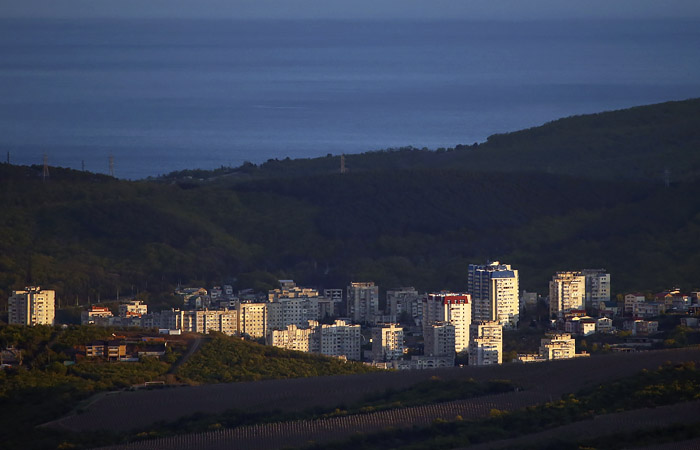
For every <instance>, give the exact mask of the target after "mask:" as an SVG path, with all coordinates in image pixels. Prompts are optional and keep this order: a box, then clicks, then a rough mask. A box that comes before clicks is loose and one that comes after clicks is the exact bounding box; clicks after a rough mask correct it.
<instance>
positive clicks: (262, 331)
mask: <svg viewBox="0 0 700 450" xmlns="http://www.w3.org/2000/svg"><path fill="white" fill-rule="evenodd" d="M267 306H268V304H267V303H239V304H238V331H239V333H241V334H247V335H248V336H250V337H251V338H254V339H257V338H261V337H265V335H266V333H267Z"/></svg>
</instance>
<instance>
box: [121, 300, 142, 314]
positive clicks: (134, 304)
mask: <svg viewBox="0 0 700 450" xmlns="http://www.w3.org/2000/svg"><path fill="white" fill-rule="evenodd" d="M144 314H148V305H146V304H145V303H144V302H142V301H139V300H132V301H130V302H128V303H122V304H121V305H119V316H120V317H127V316H134V315H136V316H138V317H141V316H142V315H144Z"/></svg>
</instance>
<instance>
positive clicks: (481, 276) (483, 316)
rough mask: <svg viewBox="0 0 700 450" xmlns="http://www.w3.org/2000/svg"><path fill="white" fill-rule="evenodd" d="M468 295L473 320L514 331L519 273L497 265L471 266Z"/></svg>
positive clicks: (517, 317) (505, 266)
mask: <svg viewBox="0 0 700 450" xmlns="http://www.w3.org/2000/svg"><path fill="white" fill-rule="evenodd" d="M467 292H468V293H469V294H471V296H472V320H473V321H475V322H477V321H497V322H498V323H500V324H501V325H503V326H504V327H506V328H516V327H517V326H518V321H519V320H520V295H519V294H520V286H519V277H518V271H517V270H513V268H512V267H511V266H510V265H509V264H501V263H500V262H498V261H494V262H491V263H488V264H486V265H476V264H470V265H469V270H468V277H467Z"/></svg>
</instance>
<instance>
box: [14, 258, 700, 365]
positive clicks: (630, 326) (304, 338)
mask: <svg viewBox="0 0 700 450" xmlns="http://www.w3.org/2000/svg"><path fill="white" fill-rule="evenodd" d="M697 294H698V293H694V294H691V295H684V294H681V293H680V292H679V291H669V292H664V293H661V294H657V295H655V296H653V297H649V296H644V295H642V294H628V295H626V296H624V299H622V300H623V301H618V302H617V303H614V302H611V299H610V298H611V288H610V274H609V273H607V272H606V271H605V270H604V269H585V270H581V271H568V272H557V273H555V274H554V276H553V277H552V280H551V281H550V282H549V295H548V296H547V297H545V298H542V297H540V296H538V295H537V294H536V293H532V292H526V291H523V292H520V285H519V275H518V271H517V270H515V269H513V268H512V267H511V266H510V265H508V264H501V263H500V262H498V261H495V262H489V263H487V264H483V265H477V264H471V265H469V267H468V273H467V288H466V290H465V292H433V293H419V292H418V291H417V290H416V289H414V288H413V287H401V288H395V289H389V290H387V291H386V296H385V298H384V299H382V300H384V302H381V301H380V295H379V287H378V286H376V285H375V284H374V283H373V282H352V283H350V284H349V285H348V286H347V287H346V289H325V290H322V291H320V290H317V289H313V288H305V287H300V286H297V285H296V284H295V283H294V281H292V280H280V287H279V288H278V289H273V290H270V291H269V292H268V293H267V295H264V294H259V293H256V292H253V291H252V290H244V291H238V292H234V290H233V288H232V287H231V286H228V285H226V286H223V287H220V286H215V287H213V288H212V289H209V290H207V289H204V288H178V289H177V290H176V292H175V295H176V296H177V297H178V298H179V299H180V300H181V302H182V306H181V307H180V308H176V309H171V310H165V311H160V312H149V311H148V306H147V305H146V304H144V303H143V302H139V301H135V300H134V301H129V302H127V303H123V304H121V305H119V308H118V311H116V310H115V311H114V313H113V311H112V310H110V309H109V308H106V307H104V306H101V305H93V306H92V307H91V308H90V309H89V310H87V311H84V312H83V314H82V323H83V324H94V325H98V326H115V327H141V328H158V329H160V330H161V332H162V333H167V334H178V333H182V332H194V333H208V332H210V331H217V332H221V333H225V334H227V335H238V336H246V337H249V338H252V339H258V340H260V341H263V340H264V341H265V343H267V344H268V345H273V346H276V347H281V348H286V349H290V350H297V351H302V352H311V353H320V354H324V355H328V356H334V357H339V358H347V359H350V360H364V361H370V362H371V363H372V364H374V365H376V366H379V367H386V368H396V369H420V368H433V367H447V366H452V365H454V362H455V356H456V355H457V354H460V355H462V356H467V357H468V361H469V364H470V365H490V364H501V363H502V362H503V332H504V330H509V329H516V328H517V327H518V324H519V322H520V315H521V311H523V310H524V309H526V308H534V307H537V305H538V303H540V302H542V301H544V302H545V303H546V307H547V310H548V313H549V317H550V319H551V326H552V327H551V328H552V330H556V331H553V332H550V333H548V334H547V335H546V336H545V337H544V338H543V339H542V340H541V345H540V348H539V353H537V354H527V355H519V356H518V360H519V361H522V362H530V361H544V360H551V359H562V358H571V357H575V356H577V355H576V353H575V340H574V338H573V336H589V335H591V334H594V333H613V332H616V329H615V327H613V320H619V319H620V318H623V319H624V322H623V325H622V329H623V330H627V331H630V332H631V334H632V335H635V336H636V335H649V334H653V333H655V332H656V331H657V330H658V323H657V322H655V321H653V320H647V319H649V318H651V317H654V316H658V315H660V314H663V313H665V312H667V311H671V310H673V311H685V312H688V321H686V323H687V324H689V325H688V326H698V324H697V320H696V321H695V322H693V321H692V320H691V315H697V314H698V313H700V305H699V304H698V295H697ZM9 304H10V323H23V324H27V325H35V324H53V321H54V293H53V291H42V290H41V289H40V288H39V287H27V288H26V290H25V291H15V292H13V295H12V297H10V303H9ZM382 306H383V307H382ZM591 312H595V313H594V314H595V315H596V317H591V316H589V315H588V313H591ZM103 347H104V348H102V347H98V348H97V350H95V351H96V352H97V353H99V354H102V355H103V356H106V357H108V358H109V357H110V351H112V352H115V351H118V350H115V349H111V350H110V348H109V345H108V344H105V346H103ZM100 349H102V350H100ZM100 352H102V353H100Z"/></svg>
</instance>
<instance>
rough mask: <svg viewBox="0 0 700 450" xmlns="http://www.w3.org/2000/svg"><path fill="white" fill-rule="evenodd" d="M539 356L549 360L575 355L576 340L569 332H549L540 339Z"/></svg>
mask: <svg viewBox="0 0 700 450" xmlns="http://www.w3.org/2000/svg"><path fill="white" fill-rule="evenodd" d="M540 357H541V358H542V359H544V360H547V361H551V360H555V359H568V358H574V357H576V340H574V338H572V337H571V335H570V334H569V333H551V334H548V335H547V337H546V338H544V339H542V340H541V341H540Z"/></svg>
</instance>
